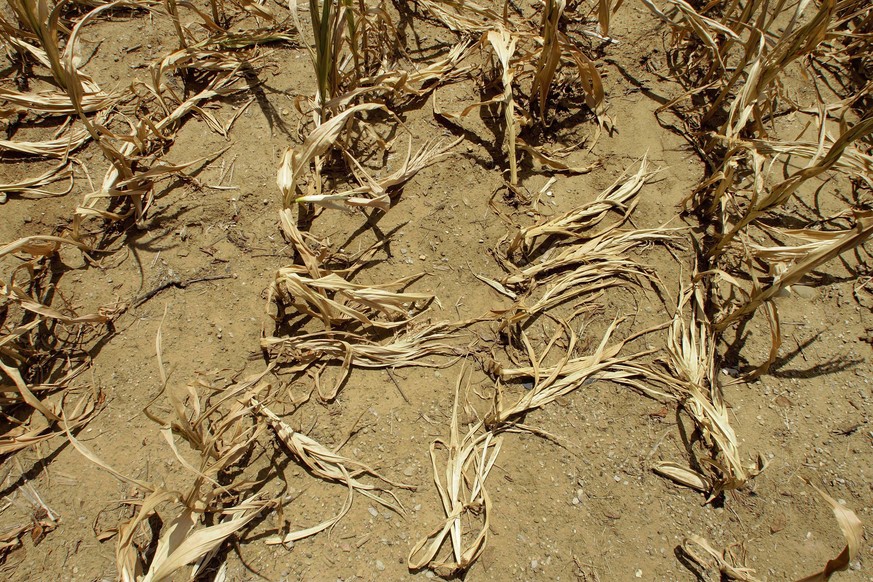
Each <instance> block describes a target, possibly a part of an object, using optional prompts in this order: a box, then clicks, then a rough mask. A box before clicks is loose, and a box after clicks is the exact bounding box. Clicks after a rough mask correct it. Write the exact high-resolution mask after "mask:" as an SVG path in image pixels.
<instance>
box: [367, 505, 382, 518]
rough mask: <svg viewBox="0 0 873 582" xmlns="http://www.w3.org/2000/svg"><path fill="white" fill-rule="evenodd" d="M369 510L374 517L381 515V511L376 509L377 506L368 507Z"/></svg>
mask: <svg viewBox="0 0 873 582" xmlns="http://www.w3.org/2000/svg"><path fill="white" fill-rule="evenodd" d="M367 511H369V512H370V515H372V516H373V517H378V516H379V512H378V511H376V508H375V507H368V508H367Z"/></svg>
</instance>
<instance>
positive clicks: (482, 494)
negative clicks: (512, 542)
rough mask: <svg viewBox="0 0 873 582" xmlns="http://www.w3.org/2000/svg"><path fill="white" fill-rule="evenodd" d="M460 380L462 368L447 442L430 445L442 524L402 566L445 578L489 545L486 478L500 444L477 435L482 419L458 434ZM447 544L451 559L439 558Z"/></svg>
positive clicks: (496, 438)
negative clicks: (472, 521)
mask: <svg viewBox="0 0 873 582" xmlns="http://www.w3.org/2000/svg"><path fill="white" fill-rule="evenodd" d="M463 378H464V369H463V368H462V370H461V372H460V374H459V376H458V382H457V385H456V386H455V404H454V407H453V409H452V422H451V426H450V428H449V440H448V442H446V441H445V440H443V439H436V440H435V441H433V442H432V443H431V445H430V458H431V463H432V465H433V478H434V483H435V484H436V487H437V491H438V492H439V495H440V501H441V502H442V506H443V512H444V513H445V514H446V521H445V523H444V524H443V525H441V526H439V527H437V528H435V529H434V530H433V531H432V532H431V533H429V534H428V535H427V537H425V538H424V539H422V540H421V541H420V542H418V543H417V544H416V545H415V547H413V548H412V551H411V552H410V553H409V557H408V558H407V562H406V563H407V566H408V567H409V568H410V569H411V570H420V569H422V568H430V569H431V570H433V571H434V572H436V573H437V574H438V575H440V576H443V577H451V576H457V575H462V574H463V573H464V572H465V571H467V570H468V569H469V568H470V566H472V565H473V562H475V561H476V559H477V558H478V557H479V556H480V555H481V554H482V551H483V550H484V549H485V545H486V544H487V543H488V528H489V524H490V513H491V497H490V496H489V495H488V491H487V490H486V489H485V480H486V479H487V478H488V474H489V473H490V472H491V468H492V467H493V466H494V463H495V462H496V461H497V455H498V454H500V447H501V445H502V439H501V437H500V436H495V435H494V434H493V433H491V432H480V430H481V429H482V426H483V425H482V422H481V421H479V422H477V423H475V424H472V425H470V426H469V428H468V430H467V432H466V434H464V435H463V436H462V435H461V432H460V427H459V420H458V401H459V399H460V390H461V383H462V382H463ZM441 451H442V452H444V453H445V455H446V459H445V465H443V466H442V467H440V460H439V456H440V454H439V453H440V452H441ZM471 517H475V518H477V519H478V520H479V521H480V523H481V525H480V526H479V528H478V531H477V532H475V531H474V532H471V531H469V530H467V527H466V522H467V519H468V518H471ZM471 537H472V540H470V538H471ZM447 540H448V542H449V544H450V546H451V552H450V554H449V556H447V557H445V558H441V557H439V556H440V550H441V549H442V547H443V545H445V543H446V541H447Z"/></svg>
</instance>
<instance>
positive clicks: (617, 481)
mask: <svg viewBox="0 0 873 582" xmlns="http://www.w3.org/2000/svg"><path fill="white" fill-rule="evenodd" d="M612 480H613V481H615V482H616V483H621V477H619V476H618V475H616V476H615V477H613V478H612Z"/></svg>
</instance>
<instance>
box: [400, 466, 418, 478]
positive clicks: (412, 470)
mask: <svg viewBox="0 0 873 582" xmlns="http://www.w3.org/2000/svg"><path fill="white" fill-rule="evenodd" d="M403 474H404V475H405V476H406V477H412V476H413V475H415V467H406V469H404V470H403Z"/></svg>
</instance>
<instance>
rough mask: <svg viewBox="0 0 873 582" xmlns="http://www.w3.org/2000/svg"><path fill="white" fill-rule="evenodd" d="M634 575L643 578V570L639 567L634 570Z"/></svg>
mask: <svg viewBox="0 0 873 582" xmlns="http://www.w3.org/2000/svg"><path fill="white" fill-rule="evenodd" d="M634 576H636V577H637V578H642V577H643V571H642V570H639V569H637V571H636V572H634Z"/></svg>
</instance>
